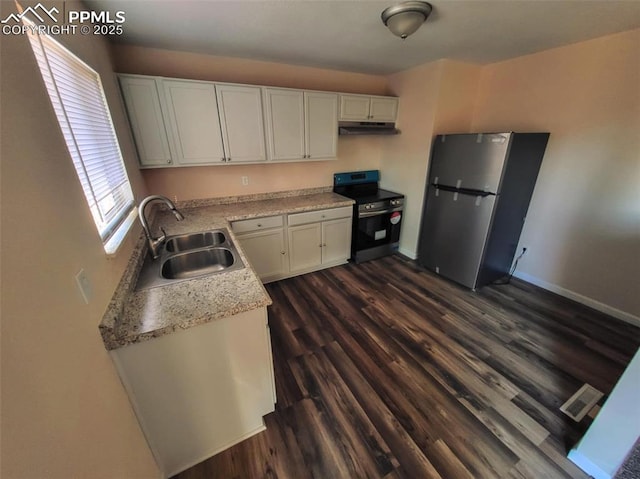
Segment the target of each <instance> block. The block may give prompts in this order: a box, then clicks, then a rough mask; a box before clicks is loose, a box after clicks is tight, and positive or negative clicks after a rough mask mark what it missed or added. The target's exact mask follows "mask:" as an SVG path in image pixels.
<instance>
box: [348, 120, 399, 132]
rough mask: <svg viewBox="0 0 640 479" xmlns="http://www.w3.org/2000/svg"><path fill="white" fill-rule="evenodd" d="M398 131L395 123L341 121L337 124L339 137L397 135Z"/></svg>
mask: <svg viewBox="0 0 640 479" xmlns="http://www.w3.org/2000/svg"><path fill="white" fill-rule="evenodd" d="M398 133H400V130H398V129H397V128H396V125H395V123H391V122H389V123H370V122H364V121H341V122H339V123H338V134H340V135H397V134H398Z"/></svg>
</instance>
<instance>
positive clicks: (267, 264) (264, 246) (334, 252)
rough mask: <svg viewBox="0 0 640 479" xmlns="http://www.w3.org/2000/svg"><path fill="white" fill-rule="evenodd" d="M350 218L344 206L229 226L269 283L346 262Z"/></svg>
mask: <svg viewBox="0 0 640 479" xmlns="http://www.w3.org/2000/svg"><path fill="white" fill-rule="evenodd" d="M351 217H352V208H351V206H346V207H340V208H330V209H324V210H315V211H305V212H303V213H292V214H289V215H287V216H286V217H283V216H267V217H262V218H252V219H249V220H240V221H234V222H232V223H231V229H232V230H233V232H234V233H235V235H236V236H237V238H238V241H239V242H240V245H241V246H242V250H243V251H244V253H245V254H246V256H247V258H248V259H249V262H250V263H251V266H252V267H253V269H254V270H255V271H256V273H258V276H259V277H260V279H261V280H262V282H263V283H269V282H271V281H276V280H279V279H284V278H289V277H291V276H296V275H298V274H302V273H308V272H311V271H315V270H319V269H323V268H328V267H330V266H337V265H339V264H344V263H346V262H347V261H348V260H349V256H350V255H351ZM285 218H286V222H285Z"/></svg>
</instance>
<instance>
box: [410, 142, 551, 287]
mask: <svg viewBox="0 0 640 479" xmlns="http://www.w3.org/2000/svg"><path fill="white" fill-rule="evenodd" d="M548 139H549V133H512V132H511V133H484V134H483V133H480V134H455V135H438V136H437V137H436V139H435V142H434V145H433V150H432V153H431V162H430V166H429V175H428V181H427V187H426V190H425V206H424V211H423V215H422V225H421V229H420V240H419V245H418V263H419V264H421V265H422V266H424V267H425V268H427V269H430V270H432V271H434V272H436V273H437V274H440V275H442V276H444V277H446V278H449V279H451V280H453V281H455V282H457V283H460V284H462V285H464V286H467V287H469V288H471V289H477V288H479V287H481V286H484V285H486V284H489V283H492V282H494V281H496V280H498V279H500V278H502V277H504V276H505V275H507V274H508V273H509V270H510V268H511V263H512V261H513V258H514V256H515V253H516V248H517V247H518V240H519V238H520V233H521V231H522V226H523V224H524V220H525V217H526V214H527V209H528V208H529V202H530V200H531V195H532V193H533V188H534V186H535V183H536V178H537V176H538V171H539V170H540V164H541V163H542V157H543V155H544V151H545V148H546V146H547V141H548Z"/></svg>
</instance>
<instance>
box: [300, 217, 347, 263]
mask: <svg viewBox="0 0 640 479" xmlns="http://www.w3.org/2000/svg"><path fill="white" fill-rule="evenodd" d="M351 221H352V209H351V207H350V206H348V207H343V208H333V209H330V210H319V211H310V212H305V213H294V214H290V215H289V216H288V224H289V271H290V272H291V273H303V272H308V271H313V270H317V269H322V268H328V267H330V266H336V265H338V264H343V263H346V262H347V260H348V259H349V256H350V253H351Z"/></svg>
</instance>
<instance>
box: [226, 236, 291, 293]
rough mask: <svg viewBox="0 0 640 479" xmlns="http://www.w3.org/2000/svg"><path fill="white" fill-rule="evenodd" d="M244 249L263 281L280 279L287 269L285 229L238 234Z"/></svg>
mask: <svg viewBox="0 0 640 479" xmlns="http://www.w3.org/2000/svg"><path fill="white" fill-rule="evenodd" d="M238 241H239V242H240V246H242V250H243V251H244V253H245V254H246V255H247V258H249V262H250V263H251V266H253V269H254V270H255V272H256V273H258V276H259V277H260V279H261V280H262V282H263V283H268V282H270V281H273V280H276V279H280V278H282V276H283V275H284V274H285V273H286V271H287V257H286V244H285V238H284V229H283V228H277V229H274V230H266V231H256V232H253V233H246V234H243V235H238Z"/></svg>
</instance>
